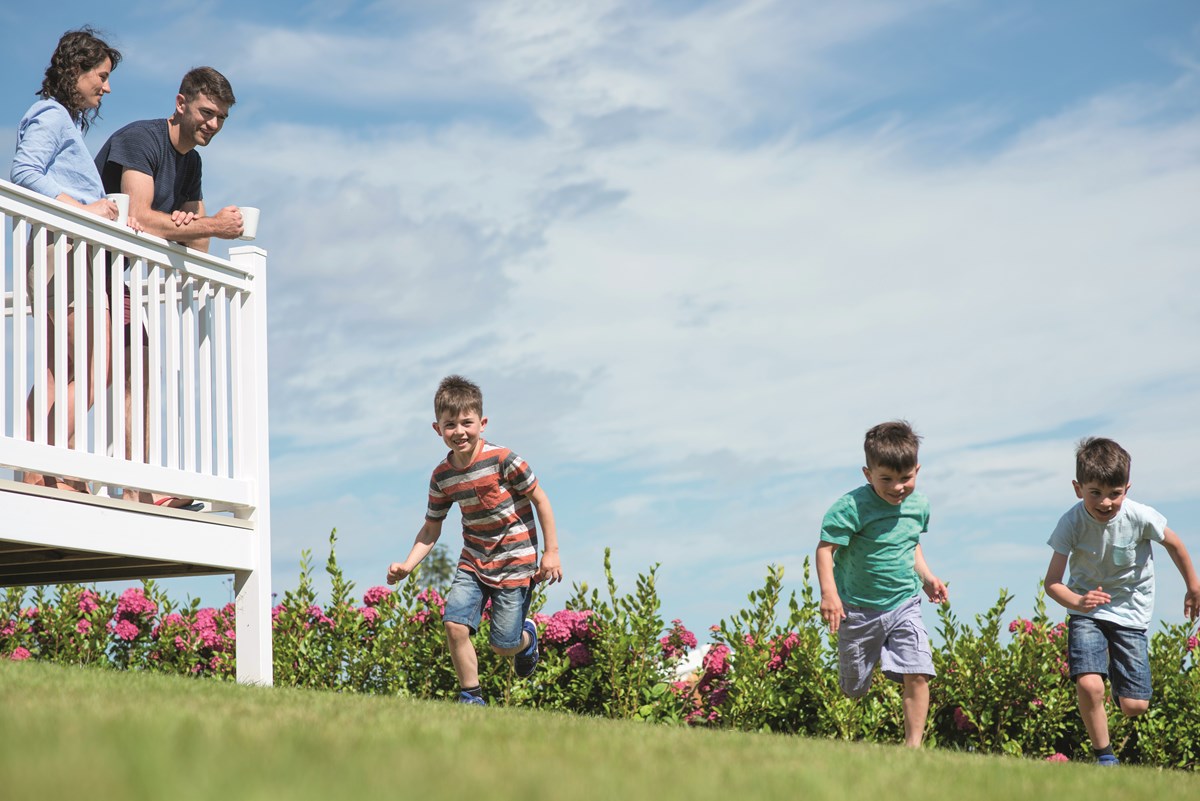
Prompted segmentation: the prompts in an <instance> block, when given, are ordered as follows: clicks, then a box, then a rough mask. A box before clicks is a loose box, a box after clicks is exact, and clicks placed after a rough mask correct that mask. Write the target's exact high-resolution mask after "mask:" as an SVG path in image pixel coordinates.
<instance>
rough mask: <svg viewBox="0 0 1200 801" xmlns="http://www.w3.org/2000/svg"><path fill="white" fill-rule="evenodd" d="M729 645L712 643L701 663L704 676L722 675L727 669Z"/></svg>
mask: <svg viewBox="0 0 1200 801" xmlns="http://www.w3.org/2000/svg"><path fill="white" fill-rule="evenodd" d="M728 660H729V646H728V645H714V646H713V647H712V648H709V649H708V653H706V654H705V655H704V659H703V660H702V662H701V664H702V665H703V667H704V673H705V676H706V677H707V676H724V675H725V673H726V672H727V671H728V670H729V661H728Z"/></svg>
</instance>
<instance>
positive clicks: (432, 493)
mask: <svg viewBox="0 0 1200 801" xmlns="http://www.w3.org/2000/svg"><path fill="white" fill-rule="evenodd" d="M433 409H434V414H435V416H436V417H437V421H436V422H435V423H434V424H433V430H434V431H436V432H437V433H438V434H439V435H440V436H441V437H442V441H443V442H445V443H446V446H447V447H449V448H450V453H449V454H447V455H446V458H445V459H444V460H443V461H442V462H441V464H439V465H438V466H437V467H436V468H434V470H433V477H432V479H431V480H430V482H429V507H428V510H427V511H426V513H425V525H423V526H421V530H420V531H419V532H417V539H416V542H414V543H413V547H412V550H411V551H410V552H409V554H408V558H407V559H405V560H404V561H403V562H393V563H392V565H391V566H390V567H389V568H388V575H387V580H388V583H389V584H395V583H396V582H398V581H400V580H401V579H404V578H406V577H407V576H408V574H409V573H411V572H412V571H413V570H414V569H415V568H416V566H417V565H418V564H420V562H421V560H422V559H424V558H425V557H426V556H427V555H428V554H429V551H430V550H432V549H433V546H434V543H436V542H437V540H438V537H439V536H441V533H442V521H443V520H445V519H446V515H447V513H449V511H450V507H451V506H453V505H454V503H455V502H457V503H458V506H459V510H460V511H461V512H462V521H463V549H462V554H461V555H460V556H459V557H458V571H457V572H456V573H455V575H454V581H453V582H452V583H451V585H450V592H449V593H448V595H447V597H446V610H445V613H444V614H443V616H442V622H443V624H444V625H445V627H446V637H447V639H448V640H449V644H450V658H451V660H452V661H453V662H454V672H455V673H456V674H457V675H458V683H459V688H460V692H459V697H458V700H459V703H463V704H478V705H479V706H485V705H486V702H485V701H484V700H483V692H482V690H481V689H480V687H479V661H478V658H477V657H476V654H475V646H474V645H472V643H471V637H472V635H474V634H475V632H476V631H478V629H479V621H480V619H481V617H482V614H483V606H484V604H485V603H486V602H487V600H488V599H489V598H490V599H491V601H492V610H491V623H492V633H491V638H490V639H491V645H492V650H493V651H495V652H496V653H497V654H500V655H501V656H512V657H514V659H513V667H514V668H515V670H516V672H517V675H518V676H520V677H521V678H527V677H529V676H531V675H533V671H534V668H536V667H537V662H538V642H537V629H536V628H535V626H534V624H533V621H532V620H529V618H528V614H529V603H530V600H531V599H532V597H533V583H534V582H536V581H541V580H543V579H544V580H546V581H549V582H550V583H554V582H556V581H561V580H562V567H561V566H560V564H559V561H558V536H557V534H556V532H555V528H554V512H553V511H551V509H550V500H549V499H548V498H547V497H546V493H545V492H544V491H543V490H542V488H541V487H540V486H539V485H538V482H537V478H535V477H534V475H533V471H532V470H531V469H530V468H529V465H527V464H526V463H525V462H524V460H522V459H521V457H519V456H517V455H516V454H515V453H513V452H512V451H510V450H509V449H508V448H502V447H500V446H499V445H493V444H492V443H490V442H486V441H485V440H484V439H483V437H482V434H483V431H484V429H485V428H487V422H488V421H487V418H486V417H484V416H483V393H482V392H480V390H479V387H478V386H476V385H475V384H473V383H471V382H470V381H468V380H467V379H465V378H463V377H462V376H457V375H452V376H448V377H446V378H444V379H442V383H441V384H440V385H439V386H438V389H437V394H436V395H434V399H433ZM535 514H536V516H537V522H538V523H540V524H541V526H542V535H543V537H545V550H544V551H543V552H542V561H541V566H540V567H539V566H538V553H537V548H538V539H537V526H536V524H535V522H534V515H535Z"/></svg>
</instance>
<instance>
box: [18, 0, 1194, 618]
mask: <svg viewBox="0 0 1200 801" xmlns="http://www.w3.org/2000/svg"><path fill="white" fill-rule="evenodd" d="M100 13H104V14H105V16H102V17H101V16H98V15H99V14H100ZM84 23H92V24H95V25H98V26H100V27H102V28H103V29H104V30H105V31H106V32H107V33H108V34H109V35H110V39H111V41H112V42H113V43H114V44H115V45H116V46H117V47H119V48H120V49H121V50H122V51H123V52H124V54H125V60H124V61H123V62H122V64H121V65H120V67H119V68H118V69H117V70H116V72H115V73H114V75H113V90H114V91H113V94H112V95H111V96H110V97H109V98H108V99H106V101H105V104H104V107H103V119H102V121H101V122H100V123H99V124H97V125H96V126H95V128H94V129H93V130H92V132H91V133H90V134H89V137H88V142H89V145H90V147H91V148H92V149H93V151H95V150H96V149H98V148H99V147H100V145H101V144H103V142H104V140H105V138H106V137H107V136H108V135H109V134H110V133H111V132H112V131H113V130H115V128H116V127H119V126H120V125H122V124H124V123H125V122H127V121H130V120H133V119H140V118H145V117H155V116H166V115H167V114H168V113H169V112H170V110H171V107H172V100H173V97H174V92H175V90H176V88H177V86H178V80H179V77H180V76H181V75H182V74H183V72H185V71H186V70H187V69H188V68H189V67H191V66H195V65H199V64H211V65H213V66H215V67H217V68H218V69H220V70H221V71H222V72H224V73H225V74H226V75H227V76H228V77H229V78H230V80H231V81H232V83H233V85H234V89H235V91H236V93H237V95H238V98H239V101H238V104H237V105H236V106H235V108H234V110H233V113H232V115H231V117H230V120H229V122H228V124H227V125H226V128H225V130H224V131H223V132H222V133H221V134H220V136H219V137H218V138H217V139H216V140H215V141H214V142H213V144H212V145H211V146H209V147H208V148H207V149H206V150H205V151H204V152H203V156H204V161H205V165H204V166H205V194H206V199H207V200H208V201H209V204H210V205H214V206H219V205H225V204H226V203H239V204H244V205H255V206H259V207H261V208H262V209H263V218H262V222H261V224H260V230H259V239H258V243H259V244H261V245H262V246H263V247H265V248H266V249H267V250H268V251H269V253H270V260H269V264H270V276H271V285H270V286H271V297H270V304H271V306H270V327H271V342H270V347H271V353H270V359H271V393H272V398H271V426H272V434H273V436H272V454H273V455H272V471H273V474H272V482H273V493H272V503H273V515H274V532H273V536H274V548H273V552H274V571H275V585H276V588H277V589H278V590H279V591H281V592H282V591H283V590H285V589H288V588H290V587H292V586H294V584H295V580H296V575H297V565H298V561H299V557H300V552H301V551H302V550H303V549H311V550H312V551H313V552H314V556H315V558H316V560H317V562H318V564H320V563H321V562H322V561H323V559H324V556H325V553H326V546H325V543H326V540H327V537H328V534H329V531H330V529H331V528H333V527H337V528H338V530H339V557H340V560H341V562H342V564H343V566H344V567H345V569H346V571H347V573H348V575H349V576H350V577H351V578H352V579H354V580H355V581H357V582H358V584H359V586H360V588H361V589H365V588H366V587H368V586H371V585H373V584H377V583H382V579H383V574H384V570H385V568H386V565H387V564H388V563H389V562H390V561H392V560H395V559H401V558H403V556H404V555H405V554H406V553H407V551H408V548H409V545H410V543H411V540H412V537H413V535H414V534H415V532H416V530H417V528H418V527H419V526H420V523H421V519H422V514H423V509H424V491H425V487H426V485H427V481H428V475H429V472H430V470H431V469H432V467H433V466H434V464H435V463H436V462H437V461H438V459H440V458H441V456H442V455H443V452H444V449H443V447H442V445H441V442H440V440H439V439H438V438H437V437H436V435H435V434H434V433H433V432H432V431H431V429H430V427H429V423H430V421H431V420H432V416H433V412H432V408H431V404H432V400H431V399H432V394H433V390H434V388H435V386H436V384H437V382H438V380H439V379H440V378H441V377H442V376H443V375H445V374H447V373H451V372H458V373H463V374H465V375H468V376H470V377H472V378H474V379H475V380H476V381H478V382H479V383H480V384H481V385H482V386H483V388H484V391H485V399H486V414H487V416H488V417H489V418H490V421H491V423H490V426H489V429H488V433H489V434H490V438H491V439H492V440H493V441H496V442H499V443H501V444H505V445H508V446H510V447H512V448H514V449H515V450H517V451H518V452H519V453H520V454H522V455H523V456H524V457H525V458H526V459H527V460H528V461H529V462H530V463H531V464H532V466H533V467H534V469H535V471H536V472H537V473H538V475H539V476H540V478H541V480H542V482H543V486H544V487H545V489H546V491H547V493H548V494H549V496H550V498H551V500H552V502H553V504H554V508H555V512H556V516H557V518H558V521H559V533H560V540H561V543H562V552H563V561H564V566H565V568H566V571H567V576H568V581H577V582H587V583H588V584H589V585H592V586H603V575H602V558H603V551H604V548H605V547H611V548H612V549H613V553H614V557H613V561H614V564H615V567H616V572H617V577H618V582H619V584H620V585H621V586H622V587H624V588H626V589H631V588H632V585H633V578H634V576H635V575H636V573H638V572H639V571H644V570H646V569H647V568H648V567H649V566H650V565H652V564H655V563H660V564H661V568H660V570H659V584H658V586H659V589H660V592H661V594H662V597H663V612H664V616H665V617H666V618H667V619H670V618H673V617H681V618H683V619H684V621H685V623H687V624H688V625H689V626H690V627H691V628H693V629H696V630H701V631H703V630H706V629H707V628H708V626H709V625H711V624H713V623H716V622H718V620H719V619H720V618H722V617H724V616H728V615H730V614H732V613H733V612H735V611H736V610H737V609H739V608H740V607H741V605H742V604H744V603H745V597H746V595H747V593H749V592H750V591H752V590H754V589H756V588H757V587H758V586H760V584H761V582H762V579H763V576H764V575H765V571H766V567H767V565H768V564H770V563H778V564H782V565H783V566H784V567H785V569H786V580H787V583H788V585H789V587H797V586H798V582H799V579H800V575H801V565H802V563H803V560H804V558H805V557H806V556H808V555H810V554H811V553H812V552H813V549H814V547H815V544H816V538H817V531H818V528H819V524H820V520H821V515H822V513H823V512H824V510H825V509H826V508H827V507H828V506H829V504H830V503H831V502H832V501H833V500H834V499H835V498H836V497H837V496H838V495H839V494H841V493H842V492H844V491H847V490H849V489H852V488H853V487H855V486H857V485H858V484H859V483H861V473H860V472H859V467H860V466H861V462H862V455H861V441H862V434H863V432H864V431H865V430H866V429H867V428H868V427H870V426H871V425H873V424H874V423H877V422H880V421H882V420H886V419H892V418H898V417H903V418H907V419H909V420H911V421H912V422H913V423H914V424H915V426H916V427H917V429H918V430H919V431H920V432H921V433H922V434H923V435H924V436H925V444H924V447H923V451H922V462H923V469H922V471H921V478H920V483H919V488H920V489H921V490H922V491H924V492H925V493H926V494H927V495H928V496H929V498H930V500H931V503H932V506H933V518H932V524H931V528H930V532H929V534H928V536H927V537H926V538H924V540H923V541H924V543H925V552H926V555H927V558H928V560H929V563H930V565H931V566H932V568H933V569H934V570H935V571H936V572H937V573H938V574H939V575H940V576H941V577H942V578H943V579H945V580H946V581H948V582H949V583H950V592H951V598H952V600H953V601H954V606H955V609H956V611H957V612H959V613H960V615H964V616H969V615H971V614H973V613H975V612H979V611H982V610H984V609H986V608H987V607H988V606H990V604H991V603H992V602H993V601H994V600H995V598H996V596H997V595H998V593H999V589H1000V588H1001V587H1007V588H1008V589H1009V590H1011V591H1012V592H1013V593H1014V594H1015V595H1016V600H1015V601H1014V604H1013V606H1012V607H1011V608H1012V611H1013V613H1014V614H1015V613H1017V612H1020V613H1023V614H1028V613H1029V611H1030V610H1031V609H1032V605H1033V595H1034V593H1035V591H1036V589H1037V586H1038V582H1039V580H1040V578H1041V575H1042V574H1043V572H1044V570H1045V565H1046V562H1047V561H1048V558H1049V548H1048V547H1047V546H1046V545H1045V541H1046V538H1047V536H1048V534H1049V532H1050V530H1051V529H1052V528H1053V526H1054V523H1055V522H1056V521H1057V519H1058V517H1059V515H1061V514H1062V512H1064V511H1065V510H1066V509H1067V508H1068V507H1069V506H1070V505H1071V504H1072V503H1074V495H1073V493H1072V491H1071V486H1070V479H1071V476H1072V471H1073V456H1072V449H1073V443H1074V441H1075V440H1076V439H1078V438H1079V437H1081V436H1084V435H1088V434H1101V435H1107V436H1112V437H1114V438H1116V439H1117V440H1118V441H1120V442H1121V443H1122V444H1124V445H1125V446H1126V447H1127V448H1128V449H1129V450H1130V451H1131V453H1132V454H1133V457H1134V476H1133V485H1134V486H1133V490H1132V497H1133V498H1135V499H1137V500H1141V501H1143V502H1146V503H1150V504H1152V505H1154V506H1156V507H1158V508H1159V509H1160V510H1162V511H1163V512H1164V513H1165V514H1166V515H1167V517H1168V520H1169V523H1170V525H1171V526H1172V527H1173V528H1174V529H1176V530H1177V531H1178V532H1180V534H1181V535H1182V536H1183V537H1184V539H1185V542H1187V543H1188V544H1189V546H1190V548H1191V550H1192V551H1193V553H1194V554H1196V555H1197V556H1198V557H1200V484H1198V482H1197V480H1196V477H1195V475H1194V474H1193V473H1191V470H1192V469H1193V463H1192V460H1191V454H1190V453H1189V452H1188V450H1187V449H1188V448H1189V447H1194V446H1195V444H1196V443H1197V442H1200V422H1198V418H1197V414H1196V410H1197V409H1198V408H1200V378H1197V376H1198V375H1200V370H1198V369H1197V368H1198V367H1200V364H1198V363H1200V348H1198V347H1197V344H1196V343H1197V342H1200V314H1198V312H1197V311H1196V304H1195V301H1194V297H1195V295H1196V294H1197V291H1198V290H1200V278H1198V277H1197V275H1198V271H1197V269H1196V268H1197V266H1198V264H1197V262H1198V256H1197V254H1200V204H1197V203H1196V198H1197V197H1198V196H1200V100H1198V98H1200V92H1198V91H1197V90H1198V89H1200V11H1198V10H1197V9H1196V6H1195V4H1194V3H1190V2H1148V3H1143V4H1137V5H1134V4H1125V3H1093V2H1083V1H1082V0H1080V1H1079V2H1059V3H1054V4H1044V3H1034V2H1010V3H1004V4H994V3H986V2H982V0H979V1H970V0H968V1H963V2H953V1H952V0H950V1H947V2H932V1H931V2H855V3H838V4H833V3H824V2H798V1H797V0H789V1H788V2H768V1H767V0H761V1H759V2H742V3H731V2H687V3H684V2H677V1H676V0H670V1H669V2H658V3H655V2H616V1H602V0H597V2H590V3H551V2H507V1H506V0H489V2H459V3H437V4H432V3H430V4H425V3H415V2H405V1H403V0H395V1H394V2H373V3H356V2H349V1H347V2H322V3H299V4H295V3H287V4H284V3H263V4H255V5H254V6H247V5H246V4H233V3H226V2H212V3H205V4H201V5H195V4H190V3H180V2H160V3H154V4H150V3H141V2H132V3H126V4H121V5H120V6H119V7H118V6H112V7H110V8H104V9H102V10H101V9H100V7H98V6H95V5H94V4H84V3H76V2H64V3H59V4H57V5H56V6H55V9H54V13H53V14H46V13H45V11H44V9H37V8H34V7H32V6H30V5H28V4H20V5H17V6H13V5H12V4H9V5H8V6H6V7H5V8H4V9H3V10H0V29H2V30H4V31H5V33H4V40H5V47H4V48H0V67H3V70H4V74H5V75H7V76H9V77H8V79H7V82H6V86H7V91H6V92H4V93H3V94H2V95H0V112H2V114H0V116H2V117H3V118H6V119H8V120H10V123H11V126H12V129H13V130H14V131H15V127H16V123H17V121H18V120H19V119H20V117H21V115H22V113H23V112H24V110H25V108H26V107H27V106H28V105H29V103H30V102H32V100H33V94H34V91H35V90H36V89H37V88H38V86H39V85H40V79H41V75H42V72H43V70H44V69H45V66H46V63H47V61H48V58H49V55H50V53H51V51H52V49H53V47H54V44H55V42H56V41H57V38H58V36H59V35H60V34H61V33H62V32H63V31H64V30H66V29H67V28H70V27H75V26H78V25H80V24H84ZM11 148H12V142H11V137H10V142H9V144H8V145H6V146H5V148H4V149H2V150H0V166H3V161H4V159H6V158H7V156H9V155H11ZM218 252H220V246H218ZM444 538H445V539H447V540H448V541H449V542H450V543H453V542H454V540H455V538H456V531H455V530H454V527H453V526H448V527H447V529H446V534H445V535H444ZM1158 567H1159V581H1160V584H1159V590H1160V593H1159V600H1158V606H1157V613H1158V616H1159V618H1160V619H1170V620H1177V619H1179V616H1180V614H1181V608H1182V592H1183V585H1182V582H1181V581H1180V579H1179V576H1178V573H1177V572H1176V571H1175V569H1174V566H1173V565H1172V564H1171V562H1170V560H1169V559H1168V558H1166V555H1165V553H1163V552H1161V551H1160V552H1159V556H1158ZM168 587H170V588H172V589H173V592H175V593H177V594H179V595H182V594H184V593H187V592H190V593H192V594H199V595H201V597H203V598H204V599H205V600H206V601H207V602H211V603H216V602H221V601H223V600H225V598H226V596H227V592H228V591H227V589H226V588H225V587H224V586H223V585H222V584H221V582H220V581H218V580H216V579H211V580H205V581H188V582H182V581H180V582H171V583H168ZM567 592H568V591H567V590H566V589H555V590H553V591H552V592H551V595H550V603H551V605H552V606H553V605H557V604H560V603H561V602H562V600H563V599H564V598H565V597H566V595H567ZM930 620H932V615H931V614H930Z"/></svg>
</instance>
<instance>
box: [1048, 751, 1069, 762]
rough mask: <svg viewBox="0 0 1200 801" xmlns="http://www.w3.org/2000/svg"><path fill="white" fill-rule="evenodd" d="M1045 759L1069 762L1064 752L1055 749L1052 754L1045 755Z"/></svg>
mask: <svg viewBox="0 0 1200 801" xmlns="http://www.w3.org/2000/svg"><path fill="white" fill-rule="evenodd" d="M1046 761H1047V762H1070V761H1071V760H1070V759H1069V758H1068V757H1067V755H1066V754H1063V753H1059V752H1057V751H1055V752H1054V753H1053V754H1051V755H1050V756H1048V757H1046Z"/></svg>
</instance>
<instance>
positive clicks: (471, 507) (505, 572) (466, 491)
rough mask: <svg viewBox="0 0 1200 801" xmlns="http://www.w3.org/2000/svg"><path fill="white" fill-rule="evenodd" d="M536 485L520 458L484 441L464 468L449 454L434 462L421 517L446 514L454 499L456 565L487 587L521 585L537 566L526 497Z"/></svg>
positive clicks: (435, 517)
mask: <svg viewBox="0 0 1200 801" xmlns="http://www.w3.org/2000/svg"><path fill="white" fill-rule="evenodd" d="M536 488H537V477H535V476H534V475H533V470H531V469H530V467H529V465H528V464H526V463H525V460H524V459H522V458H521V457H520V456H517V455H516V454H515V453H513V452H512V451H510V450H509V449H508V448H502V447H500V446H499V445H493V444H492V443H490V442H486V441H485V442H484V443H483V447H482V448H480V449H479V453H478V455H477V456H476V457H475V460H474V461H472V462H471V464H470V465H469V466H467V467H466V468H463V469H461V470H460V469H459V468H457V467H455V466H454V465H453V464H452V463H451V461H450V456H449V455H447V456H446V458H445V459H443V460H442V462H441V464H439V465H438V466H437V467H436V468H434V470H433V477H432V478H431V479H430V480H429V508H428V510H427V511H426V512H425V519H426V520H432V521H439V520H445V519H446V515H447V514H448V513H449V512H450V507H451V506H453V505H454V504H455V503H457V504H458V508H459V510H460V511H461V512H462V522H463V549H462V554H461V555H459V557H458V566H459V567H460V568H462V569H464V570H470V571H471V572H472V573H474V574H475V575H476V576H478V577H479V580H480V581H482V582H483V583H484V584H487V585H488V586H491V587H522V586H524V585H526V584H528V583H529V580H530V579H532V578H533V574H534V573H536V572H537V547H538V541H537V524H536V523H535V521H534V514H533V504H532V503H530V502H529V497H528V496H529V493H531V492H533V491H534V489H536Z"/></svg>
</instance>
